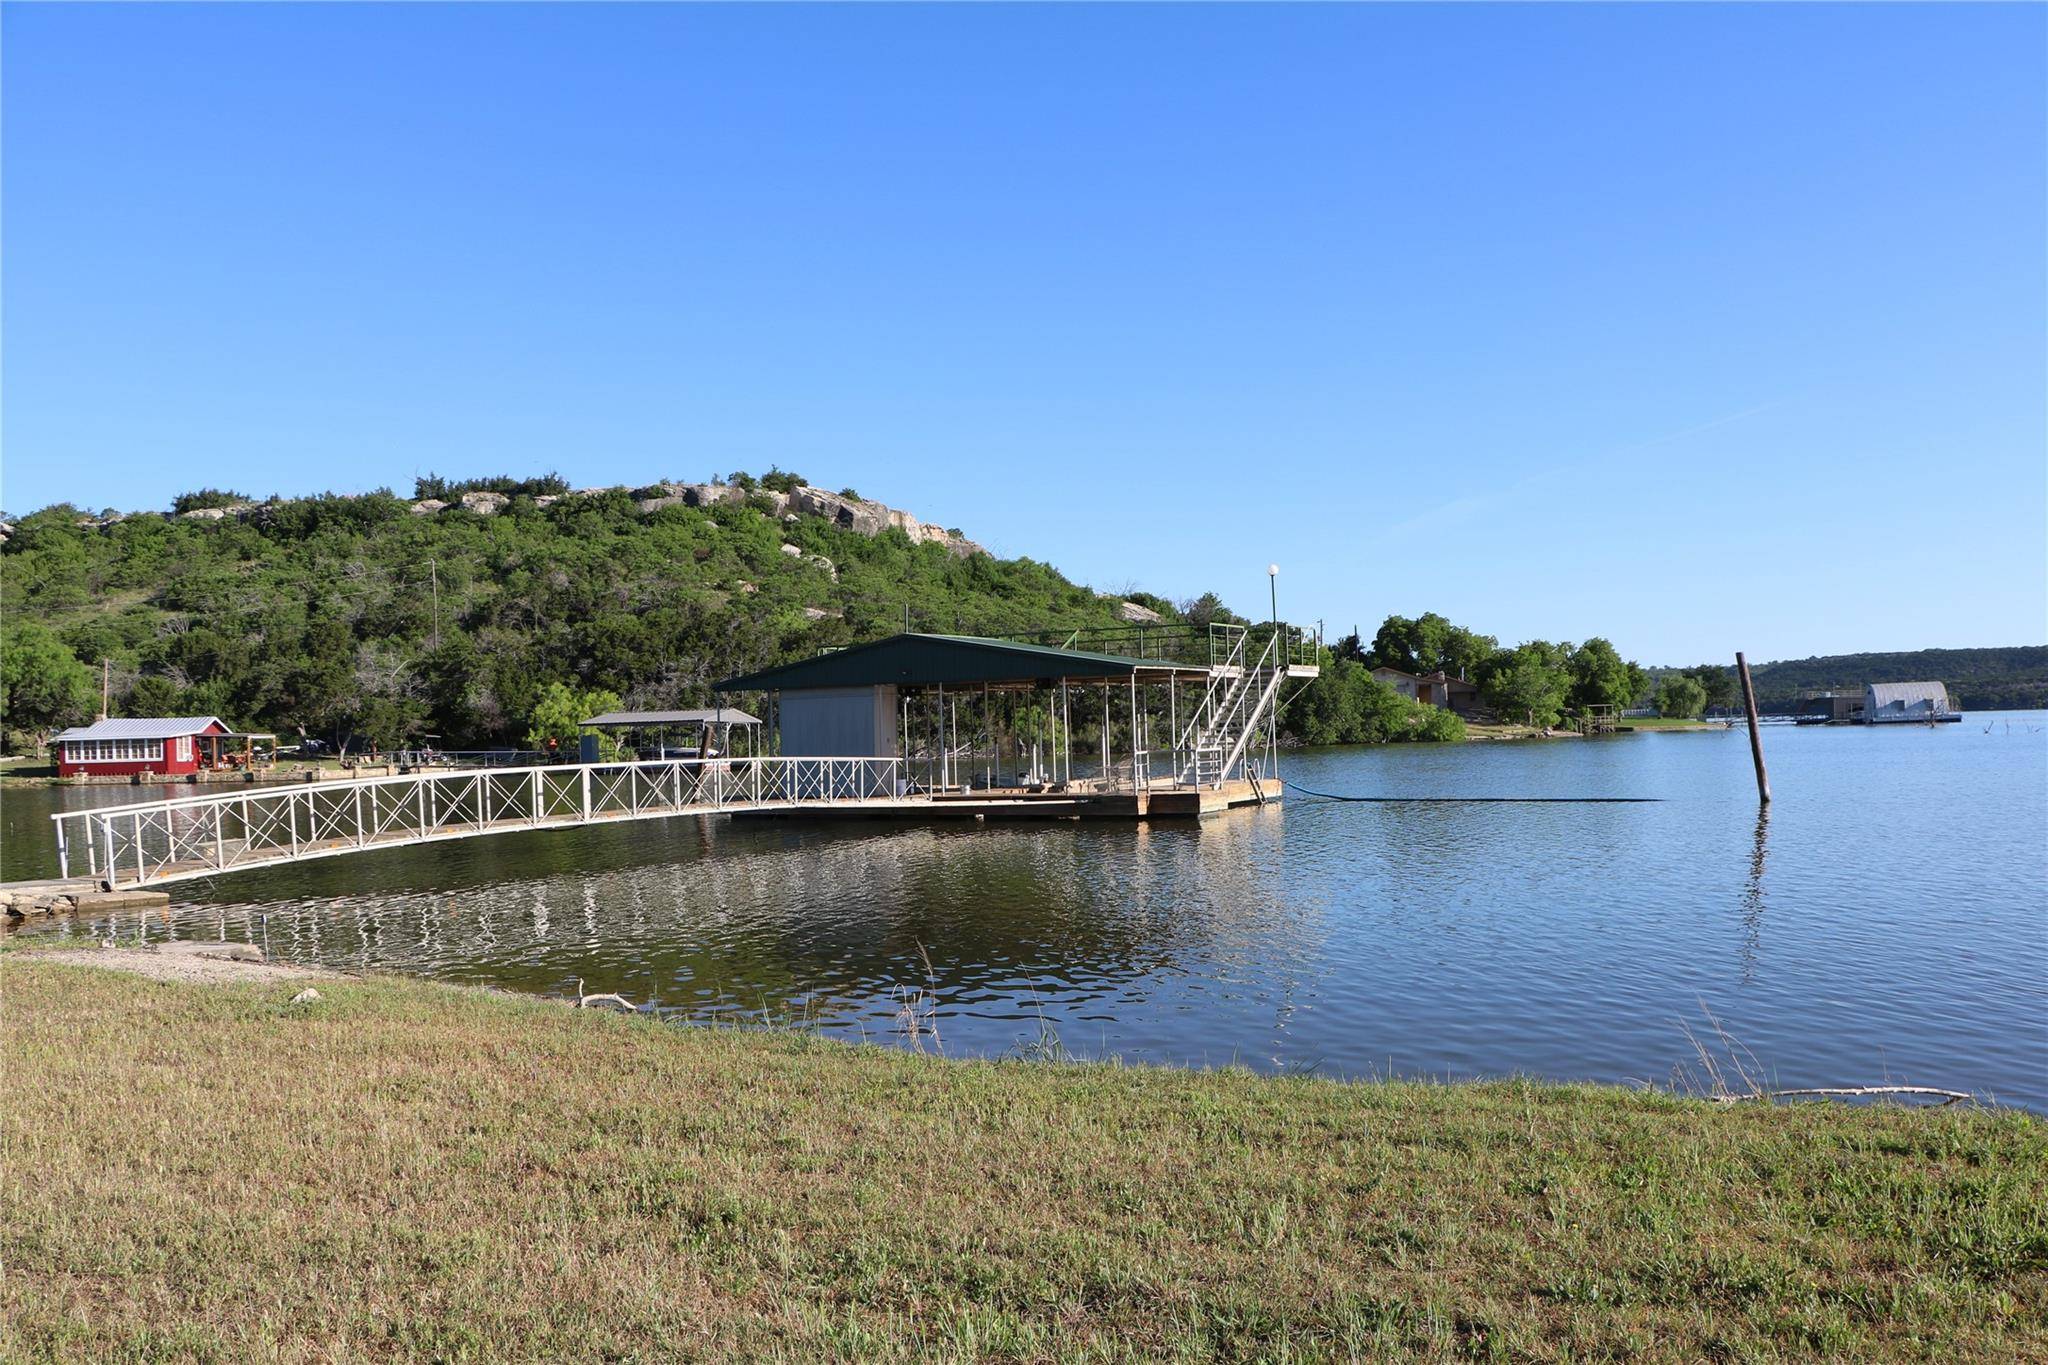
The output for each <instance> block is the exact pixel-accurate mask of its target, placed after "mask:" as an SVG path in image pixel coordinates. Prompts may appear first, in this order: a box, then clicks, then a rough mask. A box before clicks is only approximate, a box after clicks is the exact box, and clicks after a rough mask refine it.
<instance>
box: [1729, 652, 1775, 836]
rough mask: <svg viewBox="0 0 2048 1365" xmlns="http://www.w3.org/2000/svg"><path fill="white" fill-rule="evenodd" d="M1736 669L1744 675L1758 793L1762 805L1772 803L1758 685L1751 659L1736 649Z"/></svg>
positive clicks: (1743, 689) (1752, 757) (1743, 687)
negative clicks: (1758, 714)
mask: <svg viewBox="0 0 2048 1365" xmlns="http://www.w3.org/2000/svg"><path fill="white" fill-rule="evenodd" d="M1735 671H1736V672H1737V673H1739V674H1741V675H1742V709H1743V710H1744V711H1746V712H1748V713H1749V756H1750V758H1751V759H1752V760H1753V761H1754V762H1755V763H1756V795H1757V801H1758V803H1759V804H1761V805H1766V806H1768V805H1770V804H1771V776H1770V774H1769V773H1767V772H1765V771H1764V736H1763V731H1762V729H1761V728H1760V727H1759V726H1758V725H1757V720H1756V687H1755V686H1754V685H1753V684H1752V683H1751V682H1750V681H1749V660H1747V659H1745V658H1743V657H1742V651H1741V650H1739V649H1738V650H1736V651H1735Z"/></svg>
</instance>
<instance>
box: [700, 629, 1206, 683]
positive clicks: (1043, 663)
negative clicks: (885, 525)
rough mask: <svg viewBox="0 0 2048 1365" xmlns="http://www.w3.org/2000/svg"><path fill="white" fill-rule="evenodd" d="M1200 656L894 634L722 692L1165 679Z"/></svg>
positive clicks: (746, 678)
mask: <svg viewBox="0 0 2048 1365" xmlns="http://www.w3.org/2000/svg"><path fill="white" fill-rule="evenodd" d="M1208 671H1209V670H1208V669H1207V668H1204V667H1202V666H1201V665H1198V664H1177V663H1168V662H1166V661H1164V660H1160V659H1129V658H1125V657H1123V656H1122V655H1118V654H1094V653H1090V652H1088V651H1086V650H1079V649H1055V648H1054V647H1052V646H1051V645H1027V644H1019V643H1018V642H1016V641H1015V640H990V639H985V638H983V637H981V636H978V635H925V634H917V633H906V634H901V635H891V636H888V637H886V638H884V639H880V640H871V641H869V642H868V643H866V644H862V645H852V646H850V647H848V648H846V649H835V650H831V651H829V652H827V653H824V654H820V655H817V656H816V657H814V658H809V659H801V660H799V661H797V662H796V663H791V664H783V665H781V666H780V667H778V668H768V669H763V670H761V671H760V672H758V673H746V674H742V675H741V676H739V677H737V678H727V679H726V680H725V681H724V682H720V683H715V684H713V687H714V689H715V690H716V691H720V692H757V691H759V692H765V691H770V690H778V691H784V692H795V691H802V690H805V689H809V688H825V687H881V686H887V685H891V684H897V685H905V686H912V687H933V686H959V685H964V684H969V683H999V682H1000V683H1019V682H1057V681H1058V680H1060V679H1061V678H1128V677H1133V676H1137V675H1141V674H1142V675H1144V676H1146V677H1147V678H1151V679H1158V680H1162V681H1163V680H1164V679H1165V678H1167V677H1169V676H1172V675H1175V674H1193V675H1203V674H1206V673H1207V672H1208Z"/></svg>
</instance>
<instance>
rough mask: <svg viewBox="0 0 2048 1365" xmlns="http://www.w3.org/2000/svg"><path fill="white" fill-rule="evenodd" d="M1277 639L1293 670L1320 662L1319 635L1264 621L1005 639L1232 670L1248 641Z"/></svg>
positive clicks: (1115, 628) (1022, 635)
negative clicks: (1236, 654) (1231, 660)
mask: <svg viewBox="0 0 2048 1365" xmlns="http://www.w3.org/2000/svg"><path fill="white" fill-rule="evenodd" d="M1274 635H1277V636H1279V637H1280V641H1281V650H1280V652H1281V655H1282V658H1283V659H1284V661H1285V662H1286V663H1288V664H1291V665H1293V664H1300V665H1313V664H1315V663H1316V662H1317V661H1318V660H1319V659H1320V657H1321V652H1322V638H1321V636H1320V635H1319V634H1318V633H1317V632H1316V631H1314V630H1310V629H1308V628H1307V627H1304V626H1289V625H1280V626H1276V625H1274V624H1272V623H1270V622H1265V621H1261V622H1256V623H1254V624H1251V625H1237V624H1226V623H1223V622H1220V621H1219V622H1212V623H1210V624H1208V625H1204V626H1196V625H1189V624H1186V623H1171V624H1160V625H1156V626H1148V625H1129V626H1087V627H1083V628H1081V629H1079V630H1039V631H1022V632H1019V633H1017V634H1013V635H1006V636H1004V637H1002V638H1004V639H1007V640H1015V641H1017V642H1018V643H1020V644H1032V645H1051V646H1053V647H1055V648H1058V649H1073V650H1084V651H1086V652H1088V653H1091V654H1114V655H1116V656H1117V657H1119V658H1125V659H1147V660H1153V659H1156V660H1158V661H1159V662H1161V663H1178V664H1193V665H1196V666H1199V667H1206V668H1216V667H1228V666H1229V658H1230V655H1231V654H1232V653H1234V652H1236V650H1237V649H1238V647H1239V646H1240V644H1241V643H1242V642H1243V641H1244V640H1245V638H1246V637H1250V638H1251V639H1252V640H1253V641H1254V642H1255V644H1254V647H1255V648H1256V647H1257V646H1258V645H1260V644H1263V643H1264V642H1265V641H1266V639H1267V638H1269V637H1271V636H1274Z"/></svg>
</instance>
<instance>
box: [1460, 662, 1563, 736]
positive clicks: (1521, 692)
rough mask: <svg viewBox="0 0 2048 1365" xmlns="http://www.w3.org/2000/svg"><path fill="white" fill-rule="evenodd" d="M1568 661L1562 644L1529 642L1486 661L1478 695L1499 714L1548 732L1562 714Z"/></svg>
mask: <svg viewBox="0 0 2048 1365" xmlns="http://www.w3.org/2000/svg"><path fill="white" fill-rule="evenodd" d="M1567 662H1568V656H1567V654H1566V651H1565V649H1564V647H1563V646H1562V645H1553V644H1551V643H1549V642H1548V641H1544V640H1530V641H1528V642H1527V643H1525V644H1520V645H1517V646H1515V648H1513V649H1511V650H1503V651H1501V652H1500V653H1498V654H1495V655H1494V657H1493V658H1492V659H1490V660H1489V661H1488V663H1487V669H1486V675H1485V676H1484V677H1483V678H1481V680H1480V683H1479V694H1480V696H1481V697H1483V698H1484V699H1485V701H1486V704H1487V705H1488V706H1490V707H1492V708H1493V709H1494V710H1495V711H1497V712H1499V713H1500V714H1502V715H1504V716H1510V717H1519V718H1521V719H1523V720H1525V721H1526V722H1527V723H1528V724H1530V725H1540V726H1543V727H1544V728H1546V729H1547V728H1549V727H1550V726H1552V725H1555V724H1557V722H1558V720H1559V718H1560V717H1562V716H1563V714H1564V706H1565V695H1566V693H1568V692H1569V691H1570V690H1571V684H1572V677H1571V672H1570V670H1569V668H1568V667H1567Z"/></svg>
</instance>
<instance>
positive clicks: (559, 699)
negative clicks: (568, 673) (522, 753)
mask: <svg viewBox="0 0 2048 1365" xmlns="http://www.w3.org/2000/svg"><path fill="white" fill-rule="evenodd" d="M618 709H619V694H618V693H616V692H608V691H606V690H604V689H603V688H589V689H586V690H583V691H578V690H577V689H576V688H573V687H571V686H569V685H568V684H567V683H561V682H551V683H549V684H548V685H547V686H546V687H544V688H542V689H541V693H540V696H539V698H538V699H537V700H536V701H535V702H534V704H533V715H532V717H531V720H530V722H529V724H528V726H527V730H526V747H527V748H529V749H546V748H547V747H548V741H549V740H551V739H552V740H554V741H556V743H557V744H559V745H560V746H561V752H563V753H568V754H573V753H575V752H576V744H577V740H578V739H579V738H580V737H581V735H582V734H583V722H584V721H586V720H588V719H590V717H592V716H598V715H603V714H604V713H605V712H606V711H616V710H618ZM598 751H599V752H600V753H601V754H602V755H603V756H604V757H606V758H617V757H618V756H619V752H620V750H619V746H618V744H617V742H616V741H614V740H613V739H612V738H611V737H610V736H609V735H600V736H599V738H598Z"/></svg>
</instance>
